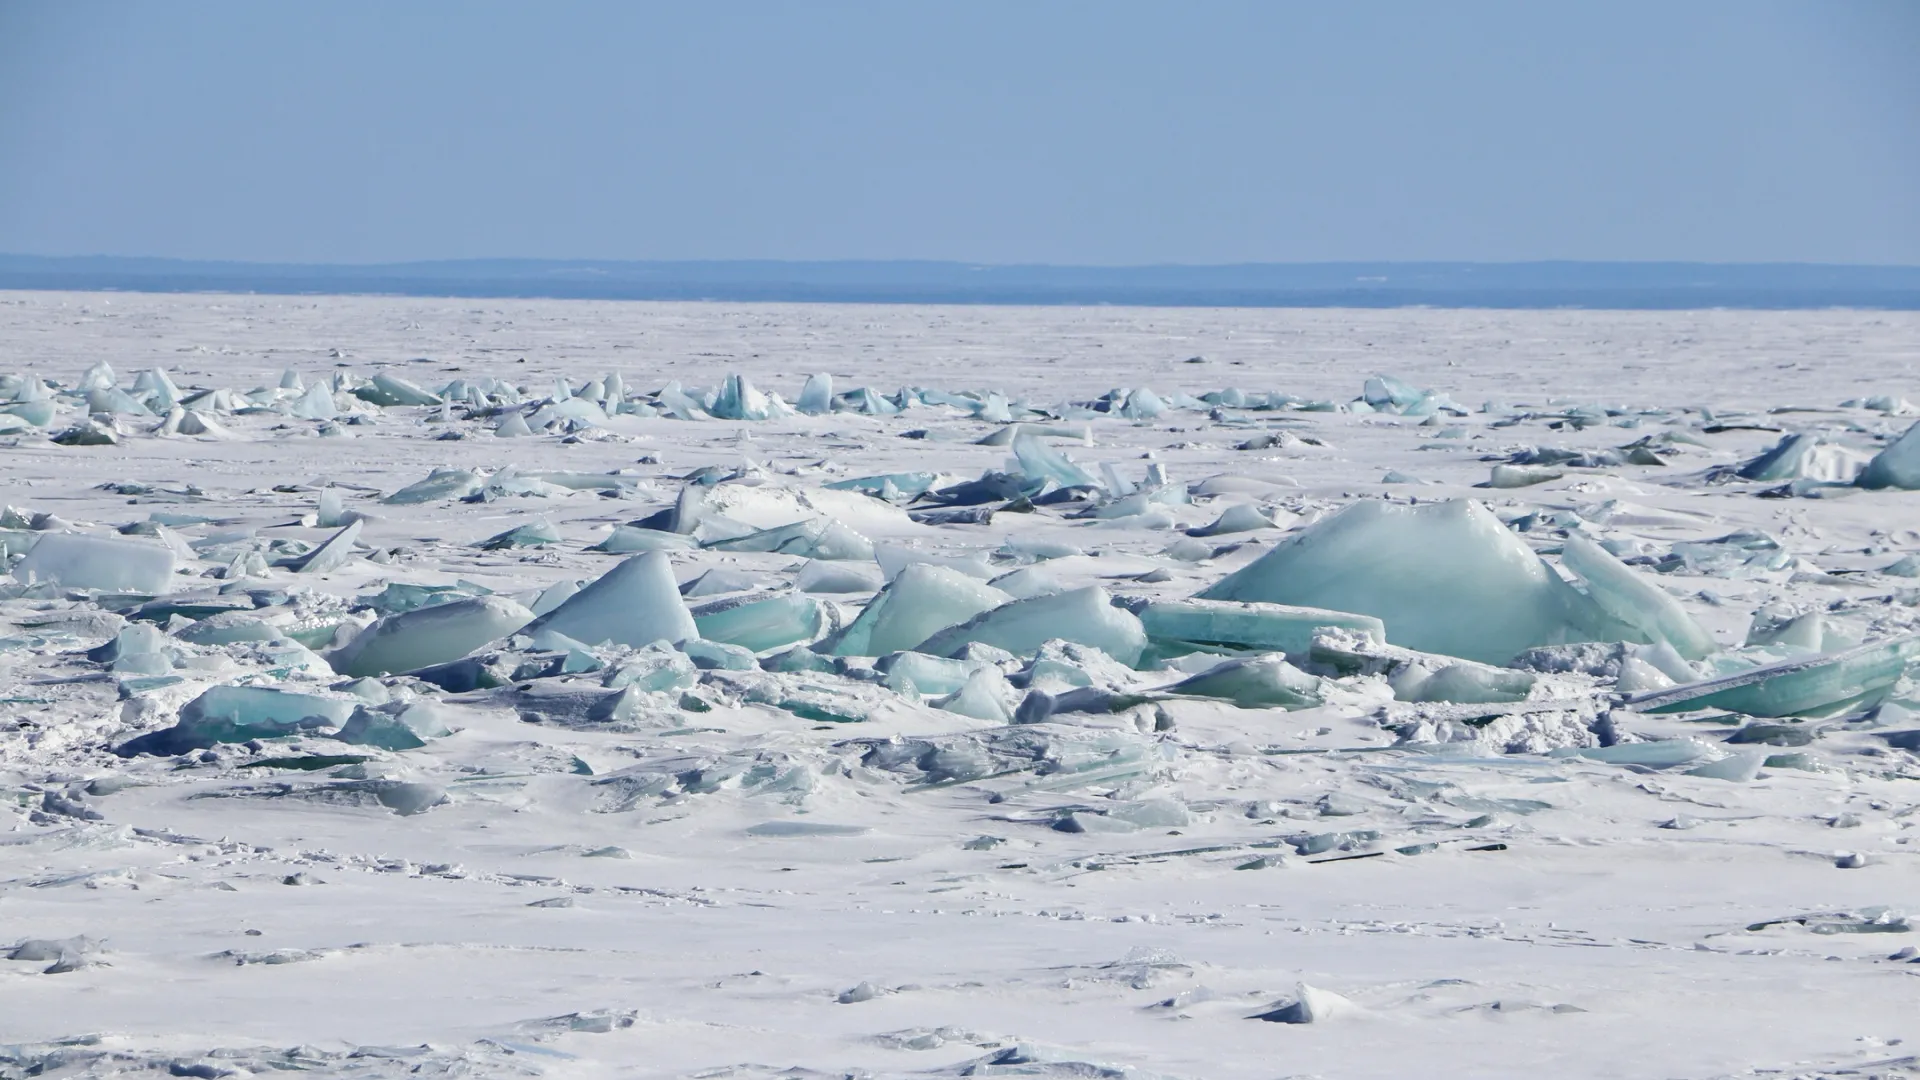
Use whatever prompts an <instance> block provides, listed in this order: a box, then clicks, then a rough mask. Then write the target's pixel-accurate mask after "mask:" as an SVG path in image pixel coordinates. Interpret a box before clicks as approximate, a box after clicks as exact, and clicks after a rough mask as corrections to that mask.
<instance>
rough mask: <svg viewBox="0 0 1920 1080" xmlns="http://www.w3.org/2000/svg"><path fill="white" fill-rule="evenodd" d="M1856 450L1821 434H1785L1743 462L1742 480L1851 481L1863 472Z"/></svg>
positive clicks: (1832, 482) (1846, 482)
mask: <svg viewBox="0 0 1920 1080" xmlns="http://www.w3.org/2000/svg"><path fill="white" fill-rule="evenodd" d="M1860 469H1861V461H1860V459H1859V457H1857V456H1856V453H1855V451H1852V450H1849V449H1847V448H1846V447H1843V446H1835V445H1832V444H1830V443H1826V442H1822V441H1821V439H1820V437H1819V436H1817V435H1808V434H1797V435H1788V436H1786V437H1784V438H1782V439H1781V440H1780V441H1779V442H1778V443H1777V444H1775V445H1774V447H1773V448H1772V449H1770V450H1768V451H1766V452H1765V453H1763V454H1761V455H1760V456H1758V457H1756V458H1753V459H1752V460H1750V461H1748V462H1747V463H1746V464H1744V465H1742V466H1740V469H1739V472H1738V474H1737V475H1738V476H1739V477H1740V478H1741V479H1742V480H1767V481H1772V480H1816V481H1820V482H1823V483H1830V484H1849V483H1852V482H1853V481H1854V479H1855V477H1856V476H1858V475H1859V473H1860Z"/></svg>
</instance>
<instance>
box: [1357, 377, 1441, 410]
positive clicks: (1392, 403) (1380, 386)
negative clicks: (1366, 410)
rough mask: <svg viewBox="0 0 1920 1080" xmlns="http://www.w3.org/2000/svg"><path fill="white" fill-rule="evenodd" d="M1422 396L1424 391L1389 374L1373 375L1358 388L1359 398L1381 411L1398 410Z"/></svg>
mask: <svg viewBox="0 0 1920 1080" xmlns="http://www.w3.org/2000/svg"><path fill="white" fill-rule="evenodd" d="M1424 396H1425V392H1424V391H1422V390H1420V389H1419V388H1417V387H1414V386H1412V385H1410V384H1408V383H1406V382H1403V381H1401V380H1399V379H1396V378H1394V377H1393V376H1391V375H1375V376H1373V377H1372V378H1370V379H1368V380H1367V381H1366V384H1365V385H1364V386H1362V387H1361V389H1360V397H1361V400H1363V401H1365V402H1366V403H1367V404H1369V405H1371V406H1373V407H1374V408H1375V409H1377V410H1379V411H1381V412H1399V411H1400V410H1401V409H1404V408H1406V407H1407V406H1409V405H1412V404H1414V403H1416V402H1418V401H1419V400H1420V399H1421V398H1422V397H1424Z"/></svg>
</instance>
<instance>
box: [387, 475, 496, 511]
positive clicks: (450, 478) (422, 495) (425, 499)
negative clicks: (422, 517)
mask: <svg viewBox="0 0 1920 1080" xmlns="http://www.w3.org/2000/svg"><path fill="white" fill-rule="evenodd" d="M485 483H486V479H485V478H484V477H482V476H480V475H479V474H478V473H474V472H469V471H468V470H466V469H435V470H433V472H431V473H429V474H427V478H426V479H424V480H420V481H418V482H416V483H412V484H408V485H407V486H406V487H403V488H401V489H400V490H399V491H396V492H394V493H393V494H391V495H389V496H387V497H386V498H384V499H382V500H380V501H381V502H383V503H387V504H388V505H391V506H409V505H413V504H417V503H429V502H439V501H441V500H442V499H464V498H466V497H467V496H469V495H473V494H476V493H477V492H479V490H480V488H481V487H482V486H483V485H484V484H485Z"/></svg>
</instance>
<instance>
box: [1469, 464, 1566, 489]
mask: <svg viewBox="0 0 1920 1080" xmlns="http://www.w3.org/2000/svg"><path fill="white" fill-rule="evenodd" d="M1566 475H1567V474H1566V473H1564V472H1562V471H1561V470H1559V469H1555V468H1552V467H1550V466H1546V465H1495V466H1494V467H1493V472H1492V475H1490V476H1489V477H1488V478H1487V486H1488V487H1495V488H1523V487H1532V486H1533V485H1535V484H1544V483H1546V482H1547V481H1549V480H1558V479H1560V478H1562V477H1564V476H1566Z"/></svg>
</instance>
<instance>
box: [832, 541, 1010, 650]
mask: <svg viewBox="0 0 1920 1080" xmlns="http://www.w3.org/2000/svg"><path fill="white" fill-rule="evenodd" d="M1007 600H1008V597H1007V594H1006V593H1003V592H1001V591H1000V590H999V589H996V588H994V587H993V586H991V585H988V584H986V583H984V582H982V581H979V580H977V579H975V578H971V577H968V576H967V575H965V574H962V573H960V572H959V571H957V570H951V569H948V568H946V567H943V566H933V565H931V564H928V563H914V564H913V565H910V566H908V567H907V568H906V569H904V570H902V571H901V572H900V575H899V576H898V577H896V578H894V579H893V581H892V582H891V583H889V584H888V585H887V587H886V588H885V589H883V590H881V592H880V594H879V595H878V596H875V597H874V598H873V599H872V600H871V601H870V602H868V604H867V606H866V608H865V609H863V610H862V611H861V612H860V615H859V617H858V618H856V619H854V621H853V622H851V623H849V624H848V625H847V628H846V629H845V630H842V631H841V632H839V633H838V634H836V635H834V636H833V637H831V638H829V639H828V643H827V646H826V648H825V649H824V650H823V651H825V652H827V653H829V654H830V655H834V656H882V655H885V654H887V653H891V652H898V651H900V650H902V649H911V648H914V647H915V646H917V645H919V644H920V643H921V642H922V641H925V640H926V639H927V638H928V637H930V636H932V635H933V634H934V633H936V632H937V631H940V630H943V629H945V628H947V627H950V626H955V625H957V624H959V623H962V622H965V621H966V620H968V619H971V618H973V617H974V616H975V615H978V614H980V613H981V612H984V611H989V610H991V609H993V608H995V607H998V606H1000V605H1002V604H1005V603H1006V602H1007Z"/></svg>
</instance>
